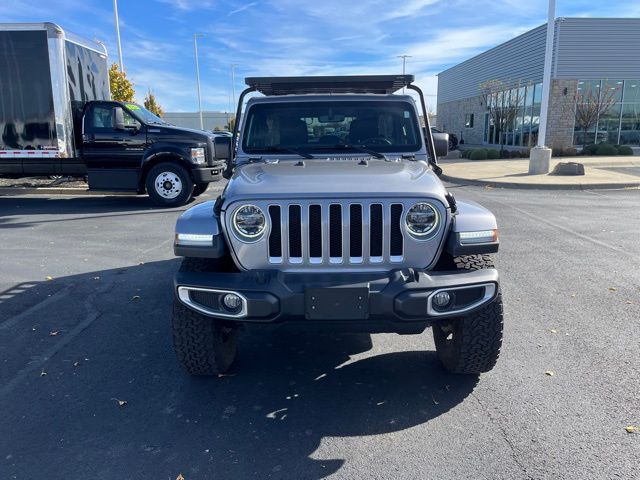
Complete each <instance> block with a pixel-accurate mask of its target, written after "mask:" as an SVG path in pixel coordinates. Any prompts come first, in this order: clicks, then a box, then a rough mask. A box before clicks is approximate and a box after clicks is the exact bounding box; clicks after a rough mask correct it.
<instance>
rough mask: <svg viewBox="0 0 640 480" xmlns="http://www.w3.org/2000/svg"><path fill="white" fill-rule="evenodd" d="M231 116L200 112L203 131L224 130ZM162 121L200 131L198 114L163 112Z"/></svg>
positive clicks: (226, 113) (225, 113)
mask: <svg viewBox="0 0 640 480" xmlns="http://www.w3.org/2000/svg"><path fill="white" fill-rule="evenodd" d="M233 116H234V115H233V114H231V113H228V112H202V124H203V126H204V129H205V130H209V131H212V130H215V129H217V130H226V129H227V125H228V124H229V120H230V119H231V118H233ZM162 119H163V120H164V121H165V122H169V123H171V124H172V125H177V126H178V127H184V128H194V129H197V130H199V129H200V114H199V113H198V112H165V113H164V115H163V116H162Z"/></svg>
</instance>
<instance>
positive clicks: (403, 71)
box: [397, 55, 411, 95]
mask: <svg viewBox="0 0 640 480" xmlns="http://www.w3.org/2000/svg"><path fill="white" fill-rule="evenodd" d="M397 58H401V59H402V75H404V74H405V68H406V66H407V58H411V55H397ZM402 94H403V95H404V87H402Z"/></svg>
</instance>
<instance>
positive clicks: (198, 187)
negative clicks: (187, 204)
mask: <svg viewBox="0 0 640 480" xmlns="http://www.w3.org/2000/svg"><path fill="white" fill-rule="evenodd" d="M207 188H209V184H208V183H196V184H195V186H194V187H193V194H192V195H193V197H194V198H195V197H197V196H198V195H202V194H203V193H204V192H206V191H207Z"/></svg>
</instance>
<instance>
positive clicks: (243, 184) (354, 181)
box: [225, 159, 447, 205]
mask: <svg viewBox="0 0 640 480" xmlns="http://www.w3.org/2000/svg"><path fill="white" fill-rule="evenodd" d="M446 193H447V192H446V190H445V188H444V186H443V185H442V183H441V182H440V180H439V179H438V177H437V176H436V175H435V173H433V171H432V170H431V168H430V167H429V165H428V164H427V163H426V162H423V161H410V160H402V161H392V162H389V161H385V160H377V159H372V160H369V161H367V162H360V161H358V160H357V159H356V160H304V162H296V161H281V162H278V163H272V164H267V163H262V162H261V163H252V164H243V165H239V166H238V167H237V168H236V170H235V173H234V175H233V177H232V178H231V179H230V180H229V183H228V185H227V188H226V191H225V199H226V200H227V201H234V200H236V199H238V198H274V199H276V198H327V197H329V198H330V197H339V198H348V197H368V198H371V197H373V198H376V197H430V198H436V199H439V200H440V201H441V202H442V203H444V204H445V205H447V202H446V200H445V195H446Z"/></svg>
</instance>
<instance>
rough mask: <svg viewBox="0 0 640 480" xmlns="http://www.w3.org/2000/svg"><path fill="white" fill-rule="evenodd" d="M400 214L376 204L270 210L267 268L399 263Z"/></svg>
mask: <svg viewBox="0 0 640 480" xmlns="http://www.w3.org/2000/svg"><path fill="white" fill-rule="evenodd" d="M402 211H403V205H402V204H401V203H382V202H374V203H350V204H346V205H344V204H339V203H325V204H320V203H309V204H306V205H301V204H291V205H282V206H281V205H270V206H269V217H270V221H271V231H270V234H269V242H268V249H269V253H268V254H269V263H272V264H274V263H275V264H277V263H283V262H284V263H291V264H323V263H328V264H333V265H337V264H351V265H358V264H379V263H383V262H385V261H387V262H401V261H402V260H403V253H404V250H403V249H404V244H403V238H402V226H401V221H402ZM285 231H286V232H287V233H286V235H285V234H284V232H285Z"/></svg>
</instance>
